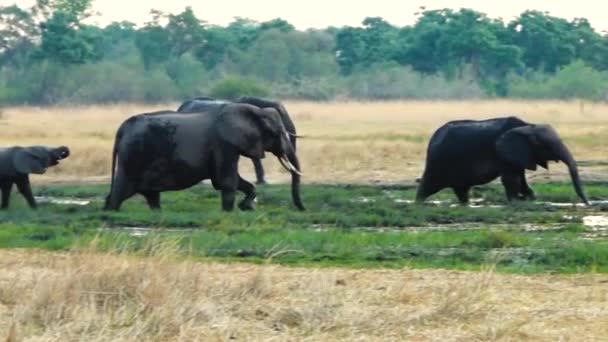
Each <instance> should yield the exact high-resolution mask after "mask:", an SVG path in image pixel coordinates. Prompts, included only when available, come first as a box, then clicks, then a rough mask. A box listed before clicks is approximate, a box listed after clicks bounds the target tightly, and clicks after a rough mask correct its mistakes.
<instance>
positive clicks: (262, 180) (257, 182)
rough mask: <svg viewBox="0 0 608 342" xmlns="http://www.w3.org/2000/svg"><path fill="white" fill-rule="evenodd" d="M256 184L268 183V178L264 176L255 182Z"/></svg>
mask: <svg viewBox="0 0 608 342" xmlns="http://www.w3.org/2000/svg"><path fill="white" fill-rule="evenodd" d="M255 184H258V185H266V184H268V182H267V181H266V179H264V178H262V179H258V180H257V181H256V182H255Z"/></svg>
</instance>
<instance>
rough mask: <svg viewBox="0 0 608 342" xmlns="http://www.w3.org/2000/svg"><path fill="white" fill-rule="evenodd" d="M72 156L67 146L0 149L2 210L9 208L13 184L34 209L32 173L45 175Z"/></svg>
mask: <svg viewBox="0 0 608 342" xmlns="http://www.w3.org/2000/svg"><path fill="white" fill-rule="evenodd" d="M69 155H70V150H69V149H68V148H67V147H66V146H61V147H57V148H51V147H46V146H28V147H22V146H15V147H8V148H0V189H1V190H2V209H6V208H8V203H9V199H10V196H11V189H12V188H13V183H15V184H17V189H19V192H20V193H21V194H22V195H23V197H25V199H26V200H27V203H28V204H29V205H30V207H32V208H33V209H35V208H36V201H35V200H34V196H33V195H32V189H31V187H30V179H29V174H30V173H36V174H43V173H45V172H46V169H47V168H49V167H51V166H55V165H57V164H59V161H60V160H61V159H65V158H67V157H68V156H69Z"/></svg>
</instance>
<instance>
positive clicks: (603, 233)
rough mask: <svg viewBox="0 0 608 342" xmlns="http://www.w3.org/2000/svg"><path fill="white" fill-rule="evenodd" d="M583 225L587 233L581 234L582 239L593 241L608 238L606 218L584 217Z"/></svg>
mask: <svg viewBox="0 0 608 342" xmlns="http://www.w3.org/2000/svg"><path fill="white" fill-rule="evenodd" d="M583 224H584V225H585V226H587V227H588V228H589V232H588V233H585V234H583V239H585V240H594V239H601V238H608V216H603V215H589V216H585V217H583Z"/></svg>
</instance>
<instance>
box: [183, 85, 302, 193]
mask: <svg viewBox="0 0 608 342" xmlns="http://www.w3.org/2000/svg"><path fill="white" fill-rule="evenodd" d="M228 103H246V104H250V105H253V106H256V107H259V108H274V109H275V110H276V111H277V112H279V115H280V116H281V120H282V121H283V125H284V126H285V129H286V130H287V132H288V133H289V135H290V140H291V143H292V144H293V147H294V149H296V138H297V136H296V126H295V124H294V123H293V120H292V119H291V117H290V116H289V113H288V112H287V109H285V106H283V104H282V103H280V102H278V101H273V100H269V99H265V98H261V97H256V96H241V97H239V98H238V99H236V100H235V101H233V102H231V101H227V100H219V99H214V98H211V97H197V98H195V99H192V100H187V101H185V102H184V103H182V104H181V105H180V106H179V108H178V109H177V111H178V112H180V113H193V112H206V111H211V110H215V109H217V108H219V107H221V106H222V105H225V104H228ZM251 160H252V162H253V166H254V169H255V175H256V182H257V183H258V184H265V183H266V177H265V175H264V166H263V165H262V162H261V161H260V159H257V158H252V159H251ZM298 167H299V166H298ZM293 181H294V180H293V179H292V182H293Z"/></svg>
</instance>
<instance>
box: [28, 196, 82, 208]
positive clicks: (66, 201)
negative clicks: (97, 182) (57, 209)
mask: <svg viewBox="0 0 608 342" xmlns="http://www.w3.org/2000/svg"><path fill="white" fill-rule="evenodd" d="M34 198H35V199H36V202H38V203H52V204H63V205H80V206H85V205H89V204H91V200H84V199H77V198H67V197H52V196H36V197H34Z"/></svg>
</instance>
